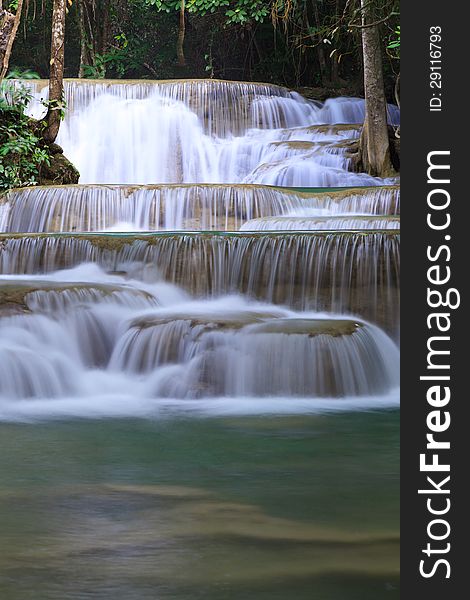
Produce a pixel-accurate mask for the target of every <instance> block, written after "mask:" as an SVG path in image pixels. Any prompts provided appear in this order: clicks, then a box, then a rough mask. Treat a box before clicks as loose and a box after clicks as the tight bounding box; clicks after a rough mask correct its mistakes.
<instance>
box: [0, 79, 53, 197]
mask: <svg viewBox="0 0 470 600" xmlns="http://www.w3.org/2000/svg"><path fill="white" fill-rule="evenodd" d="M18 75H20V74H19V73H17V72H14V73H10V75H9V76H8V77H7V78H5V79H4V80H3V81H2V83H1V86H0V193H1V192H2V191H5V190H9V189H11V188H14V187H23V186H29V185H35V184H37V181H38V176H39V170H40V168H41V165H43V164H47V165H49V164H50V156H49V152H48V150H47V149H46V148H45V147H44V146H42V145H41V143H40V139H39V138H38V137H37V135H36V133H35V132H34V128H33V125H32V121H31V119H30V118H29V117H28V116H27V114H26V109H27V107H28V104H29V103H30V101H31V98H32V95H31V91H30V90H29V88H28V87H27V86H25V85H23V84H22V83H19V82H18V81H13V80H14V79H16V78H17V77H18ZM21 76H22V77H23V78H28V79H34V78H37V76H35V75H34V74H33V73H31V72H27V73H22V74H21Z"/></svg>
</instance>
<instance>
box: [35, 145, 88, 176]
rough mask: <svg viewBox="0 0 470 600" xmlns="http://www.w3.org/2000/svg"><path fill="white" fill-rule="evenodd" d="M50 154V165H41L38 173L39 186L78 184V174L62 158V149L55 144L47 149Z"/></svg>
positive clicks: (70, 164) (66, 159)
mask: <svg viewBox="0 0 470 600" xmlns="http://www.w3.org/2000/svg"><path fill="white" fill-rule="evenodd" d="M49 151H50V153H51V158H50V164H49V165H46V164H44V165H42V166H41V169H40V172H39V184H40V185H72V184H74V183H78V180H79V178H80V173H79V172H78V171H77V169H76V168H75V167H74V166H73V164H72V163H71V162H70V161H69V159H68V158H67V157H66V156H64V154H63V152H62V148H61V147H60V146H59V145H57V144H51V145H50V147H49Z"/></svg>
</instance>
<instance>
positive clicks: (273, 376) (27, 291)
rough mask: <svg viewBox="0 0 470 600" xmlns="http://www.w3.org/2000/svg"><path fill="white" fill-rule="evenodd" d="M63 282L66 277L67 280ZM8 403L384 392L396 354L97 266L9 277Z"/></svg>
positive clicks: (298, 320) (286, 314) (4, 349)
mask: <svg viewBox="0 0 470 600" xmlns="http://www.w3.org/2000/svg"><path fill="white" fill-rule="evenodd" d="M64 279H65V282H64V281H63V280H64ZM1 283H2V288H1V290H2V292H1V293H2V295H3V297H2V305H3V306H5V305H6V306H9V307H10V308H11V307H13V306H15V307H16V308H17V309H18V310H16V311H10V312H9V313H8V312H7V313H6V314H4V315H3V316H2V317H1V318H0V333H1V336H0V339H1V342H0V357H1V358H2V360H1V361H0V373H1V377H0V397H8V398H17V399H27V398H57V397H64V396H65V397H73V396H77V395H83V394H87V393H89V390H90V389H91V387H94V393H95V394H99V393H109V392H113V391H115V390H117V387H116V386H119V385H122V383H123V381H126V383H125V389H124V393H128V394H129V393H130V390H132V391H133V393H136V394H137V395H139V394H144V395H145V396H146V397H150V398H188V399H191V398H199V397H219V396H220V397H227V396H232V397H247V396H253V397H263V396H302V397H309V396H317V397H324V396H327V397H345V396H347V397H349V396H364V395H372V394H381V393H387V392H388V391H390V390H391V389H393V388H394V387H396V386H397V383H398V350H397V348H396V346H395V344H394V343H393V342H392V341H391V339H390V338H388V337H387V335H385V334H384V333H383V332H382V331H380V330H379V329H378V328H377V327H374V326H372V325H370V324H368V323H365V322H363V321H359V320H357V319H356V320H352V319H346V318H345V317H338V316H335V315H332V314H329V315H324V314H323V315H322V314H318V313H311V312H302V313H298V312H295V311H292V310H289V309H287V308H282V307H275V306H272V305H266V304H261V303H256V302H253V301H250V300H247V299H243V298H241V297H240V296H234V297H224V298H221V299H215V300H203V301H195V300H192V299H190V300H188V298H187V297H186V296H185V295H183V294H181V292H179V291H178V290H176V289H175V290H172V291H170V292H169V291H168V290H167V289H166V288H165V284H162V283H158V282H156V283H146V284H139V282H138V281H136V280H132V281H126V280H124V277H123V276H122V275H107V274H106V273H105V272H103V271H100V270H99V269H98V268H97V267H96V266H92V267H87V266H81V267H78V268H76V269H75V270H71V271H68V272H64V273H53V274H52V275H50V276H45V275H43V276H41V278H31V277H29V278H28V279H24V278H21V277H18V276H17V277H7V278H5V277H3V278H2V282H1Z"/></svg>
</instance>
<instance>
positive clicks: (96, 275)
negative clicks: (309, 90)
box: [0, 80, 400, 418]
mask: <svg viewBox="0 0 470 600" xmlns="http://www.w3.org/2000/svg"><path fill="white" fill-rule="evenodd" d="M31 85H32V86H33V88H34V90H35V95H36V97H38V98H39V97H41V96H43V95H44V89H45V88H44V86H45V82H33V83H31ZM65 93H66V98H67V104H68V107H69V113H68V115H67V118H66V120H65V122H64V124H63V126H62V128H61V133H60V139H59V143H60V144H61V145H62V146H63V147H64V150H65V153H66V154H67V156H68V157H69V158H70V159H71V160H72V161H73V162H75V164H76V165H77V166H78V168H79V170H80V171H81V180H80V181H81V183H80V185H76V186H51V187H44V188H41V187H36V188H24V189H21V190H13V191H11V192H10V193H9V194H7V195H6V196H4V197H2V198H1V199H0V418H2V417H5V418H17V417H18V418H22V416H24V415H35V414H43V413H44V412H45V413H46V414H53V413H54V411H55V410H57V411H58V413H60V414H80V415H83V416H87V415H91V414H101V415H102V414H114V411H115V410H116V406H118V405H119V406H120V407H121V408H120V409H119V410H120V411H121V412H120V414H128V415H133V414H134V411H135V410H136V406H137V405H138V404H140V405H141V406H142V405H143V404H145V406H146V407H147V408H146V410H147V409H148V412H152V407H153V408H154V407H155V406H158V405H162V404H165V403H166V405H167V406H170V405H171V406H173V407H174V406H177V407H178V409H181V407H182V406H189V405H191V406H193V405H192V404H191V403H192V402H195V403H196V404H197V405H199V406H200V405H202V404H204V403H206V405H207V406H209V405H210V402H213V401H214V402H228V403H229V404H230V405H231V406H235V407H236V406H238V405H239V406H240V407H242V406H244V407H246V406H247V402H249V404H250V406H251V407H254V406H257V407H258V408H257V409H254V410H255V411H256V410H259V411H260V412H263V411H264V412H269V411H271V410H275V408H274V406H275V404H274V399H277V400H278V401H280V402H282V403H284V406H285V405H286V404H287V405H290V404H291V403H293V402H294V401H296V399H297V400H299V401H301V402H302V404H299V405H298V406H301V407H302V408H301V410H302V411H304V410H314V407H315V403H316V402H319V401H320V400H322V401H326V402H329V401H330V404H328V406H335V405H338V402H341V401H343V402H345V403H347V401H348V399H349V401H354V402H356V404H355V405H354V404H353V405H354V406H375V405H376V404H377V403H379V404H380V403H385V405H387V404H388V405H396V402H397V394H396V389H397V386H398V349H397V346H396V343H395V341H394V340H397V339H398V316H399V283H398V277H399V251H398V245H399V231H398V228H399V211H400V209H399V189H398V187H397V186H396V181H394V180H380V179H377V178H372V177H369V176H368V175H366V174H364V173H355V172H352V171H351V168H352V152H354V150H355V147H356V145H357V140H358V137H359V135H360V125H359V126H358V125H357V124H358V123H359V124H360V123H361V122H362V120H363V116H364V103H363V101H361V100H358V99H344V98H340V99H334V100H329V101H327V102H325V103H324V104H320V103H317V102H308V101H306V100H304V99H303V98H302V97H301V96H300V95H299V94H297V93H295V92H291V91H289V90H287V89H285V88H281V87H277V86H271V85H265V84H246V83H241V82H221V81H212V80H211V81H168V82H106V81H100V82H90V81H80V82H78V81H66V83H65ZM31 110H32V111H33V112H34V111H35V110H37V107H36V108H35V107H34V106H33V107H32V109H31ZM389 117H390V122H392V123H396V122H397V119H398V110H397V109H396V108H394V107H390V110H389ZM144 184H145V185H144ZM279 186H288V188H291V189H287V188H286V187H283V188H281V187H279ZM344 186H348V187H344ZM312 187H314V188H316V189H304V188H312ZM325 187H327V188H334V189H322V188H325ZM339 188H344V189H339ZM142 403H143V404H142ZM347 405H348V406H349V407H351V406H352V405H351V403H350V402H349V404H347ZM381 405H383V404H381ZM324 406H325V404H324ZM240 410H241V411H242V412H243V410H245V409H240ZM41 411H42V412H41Z"/></svg>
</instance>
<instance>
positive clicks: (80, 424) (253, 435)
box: [0, 411, 399, 600]
mask: <svg viewBox="0 0 470 600" xmlns="http://www.w3.org/2000/svg"><path fill="white" fill-rule="evenodd" d="M398 421H399V413H398V411H382V412H376V413H363V412H355V413H350V414H337V413H336V414H330V415H317V416H295V417H272V418H269V417H230V418H220V417H219V418H196V417H194V418H168V419H165V420H160V421H151V420H147V421H145V420H141V421H137V420H135V421H132V420H115V421H113V420H102V421H99V420H98V421H87V420H75V421H69V422H57V421H53V422H49V423H35V424H8V423H3V424H0V453H1V457H2V458H1V467H0V469H1V472H0V535H1V549H0V598H2V599H4V598H5V599H8V600H29V599H32V598H34V599H38V600H43V599H44V600H49V599H54V600H56V599H57V600H82V599H83V600H84V599H98V600H108V599H110V600H111V599H112V600H134V599H135V600H150V599H152V600H153V599H162V600H167V599H171V600H183V599H184V600H186V599H188V600H189V599H199V598H204V599H207V600H224V599H230V600H231V599H237V600H251V599H253V600H255V599H262V600H264V599H270V600H271V599H272V600H281V599H282V600H291V599H292V600H304V599H305V600H307V599H313V600H330V599H331V600H344V599H347V600H355V599H357V600H369V599H370V600H380V599H381V598H394V599H395V598H398V553H399V549H398V526H399V524H398V520H399V514H398V508H399V501H398V496H399V483H398V481H399V448H398V444H399V423H398Z"/></svg>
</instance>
